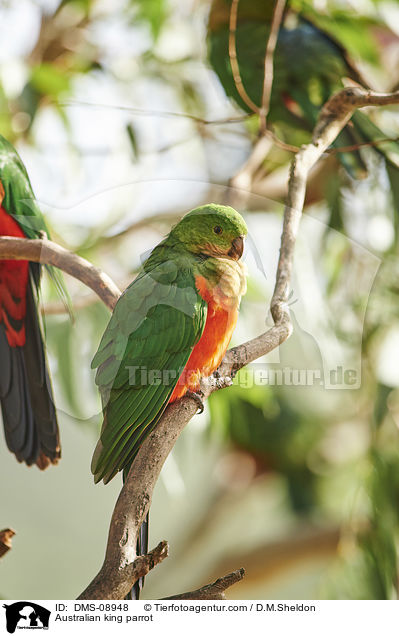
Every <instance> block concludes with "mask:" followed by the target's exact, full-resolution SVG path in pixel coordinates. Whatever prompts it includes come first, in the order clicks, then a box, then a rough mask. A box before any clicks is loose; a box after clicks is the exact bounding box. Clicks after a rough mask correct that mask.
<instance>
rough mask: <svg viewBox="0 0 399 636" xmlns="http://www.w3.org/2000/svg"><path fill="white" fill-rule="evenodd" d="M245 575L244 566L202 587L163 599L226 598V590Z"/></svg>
mask: <svg viewBox="0 0 399 636" xmlns="http://www.w3.org/2000/svg"><path fill="white" fill-rule="evenodd" d="M244 576H245V570H244V568H241V569H240V570H235V571H234V572H230V574H226V575H225V576H222V577H221V578H220V579H217V580H216V581H215V582H214V583H209V584H208V585H204V587H200V588H199V589H198V590H193V591H192V592H185V593H183V594H176V596H166V597H165V598H164V599H162V600H163V601H172V600H173V601H174V600H182V599H186V600H190V601H213V600H215V601H216V600H220V601H224V600H226V595H225V591H226V590H227V588H229V587H231V586H232V585H234V584H235V583H239V581H242V579H243V578H244Z"/></svg>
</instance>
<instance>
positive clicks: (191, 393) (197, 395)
mask: <svg viewBox="0 0 399 636" xmlns="http://www.w3.org/2000/svg"><path fill="white" fill-rule="evenodd" d="M184 397H190V398H192V399H193V400H194V401H195V402H196V403H197V406H198V411H199V413H203V412H204V408H205V406H204V402H203V401H202V395H201V394H200V393H195V391H187V392H186V393H185V394H184Z"/></svg>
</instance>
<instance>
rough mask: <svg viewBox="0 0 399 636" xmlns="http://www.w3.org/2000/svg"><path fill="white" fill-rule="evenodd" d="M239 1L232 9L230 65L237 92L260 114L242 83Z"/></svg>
mask: <svg viewBox="0 0 399 636" xmlns="http://www.w3.org/2000/svg"><path fill="white" fill-rule="evenodd" d="M238 2H239V0H233V2H232V3H231V9H230V19H229V58H230V66H231V72H232V74H233V80H234V84H235V86H236V89H237V92H238V94H239V95H240V97H241V99H242V100H243V102H244V103H245V104H246V105H247V106H248V108H249V109H250V110H252V112H253V113H257V114H259V106H257V105H256V104H255V102H253V101H252V99H251V98H250V96H249V95H248V93H247V91H246V90H245V88H244V84H243V83H242V79H241V74H240V68H239V66H238V60H237V43H236V33H237V11H238Z"/></svg>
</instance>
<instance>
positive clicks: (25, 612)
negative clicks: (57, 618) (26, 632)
mask: <svg viewBox="0 0 399 636" xmlns="http://www.w3.org/2000/svg"><path fill="white" fill-rule="evenodd" d="M3 607H5V610H6V621H7V631H8V633H9V634H13V633H14V632H15V630H16V629H48V622H49V618H50V614H51V612H50V610H48V609H46V608H45V607H42V606H41V605H37V603H32V602H31V601H18V602H17V603H12V604H11V605H5V604H4V605H3Z"/></svg>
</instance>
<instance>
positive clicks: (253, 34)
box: [208, 0, 399, 179]
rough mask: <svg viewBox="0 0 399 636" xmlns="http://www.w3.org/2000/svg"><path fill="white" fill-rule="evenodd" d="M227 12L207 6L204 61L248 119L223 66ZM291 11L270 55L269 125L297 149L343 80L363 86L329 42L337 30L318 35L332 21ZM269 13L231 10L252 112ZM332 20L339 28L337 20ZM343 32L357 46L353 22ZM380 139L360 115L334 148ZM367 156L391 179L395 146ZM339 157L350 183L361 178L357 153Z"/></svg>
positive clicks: (249, 6) (242, 2)
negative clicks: (383, 164)
mask: <svg viewBox="0 0 399 636" xmlns="http://www.w3.org/2000/svg"><path fill="white" fill-rule="evenodd" d="M231 4H232V0H213V2H212V5H211V11H210V15H209V22H208V42H209V59H210V62H211V65H212V67H213V69H214V70H215V72H216V73H217V75H218V77H219V79H220V81H221V84H222V86H223V88H224V90H225V92H226V94H227V95H228V96H229V97H232V98H233V99H234V101H235V102H236V103H237V104H238V105H239V106H240V107H241V108H243V109H244V110H246V111H248V112H251V111H249V108H248V106H247V105H246V104H245V103H244V101H243V100H242V98H241V97H240V95H239V93H238V91H237V88H236V85H235V82H234V79H233V73H232V69H231V64H230V58H229V19H230V10H231ZM295 4H298V3H295ZM292 5H294V2H289V3H288V9H287V10H286V11H285V14H284V18H283V21H282V24H281V26H280V30H279V34H278V40H277V45H276V49H275V52H274V58H273V67H274V74H273V85H272V91H271V97H270V110H269V114H268V122H269V123H270V124H272V125H273V126H277V127H278V132H279V134H280V135H281V136H282V137H284V139H285V141H288V142H289V143H296V144H297V145H300V144H302V143H306V142H307V141H309V139H310V133H311V131H312V130H313V128H314V126H315V124H316V120H317V117H318V114H319V112H320V108H321V106H322V105H323V104H324V103H325V102H326V101H327V100H328V99H329V97H331V95H332V94H333V93H335V92H337V91H339V90H341V89H342V88H343V87H344V84H343V82H342V80H343V78H350V79H352V80H354V81H355V82H357V83H360V84H362V85H363V86H364V85H365V82H364V80H363V79H362V78H361V76H360V75H359V73H358V72H357V70H356V69H355V67H354V66H353V65H352V63H351V62H350V60H349V57H348V55H347V52H346V50H345V49H344V47H343V46H342V45H341V44H340V43H339V42H338V41H337V40H336V39H335V37H336V36H338V35H339V33H340V30H339V25H340V22H339V21H338V22H337V28H335V29H334V30H333V35H331V34H330V33H327V32H326V31H325V29H327V28H328V27H329V24H331V25H332V26H331V28H329V31H330V32H331V31H332V27H333V26H334V21H333V20H330V22H328V20H327V19H326V18H324V20H323V19H322V16H320V15H318V13H317V12H316V11H315V10H314V9H312V7H311V6H310V5H306V13H298V12H297V11H295V10H294V9H293V6H292ZM274 6H275V2H274V0H239V2H238V8H237V28H236V51H237V61H238V65H239V69H240V75H241V78H242V82H243V85H244V87H245V90H246V92H247V94H248V95H249V97H250V98H251V99H252V101H253V102H255V104H257V105H258V106H260V105H261V102H262V92H263V78H264V62H265V51H266V45H267V41H268V37H269V34H270V25H271V20H272V16H273V11H274ZM341 13H342V12H341ZM339 17H340V19H341V22H342V20H343V19H344V16H343V15H340V16H339ZM347 19H349V18H348V17H347ZM337 20H338V18H337ZM345 24H346V23H345ZM346 26H348V25H346ZM350 27H351V28H352V32H353V29H357V31H356V33H357V37H358V39H359V33H358V31H359V29H360V28H362V24H360V23H359V20H358V21H357V23H356V24H355V23H354V18H353V17H352V22H351V23H350ZM369 37H370V34H369V31H368V30H367V29H364V38H369ZM384 137H387V135H385V134H384V133H383V132H382V131H381V130H380V129H379V128H378V127H377V126H376V125H375V124H374V123H373V122H372V121H371V120H370V118H369V117H368V116H367V115H365V114H364V113H363V112H361V111H357V112H356V113H355V114H354V115H353V117H352V119H351V122H350V124H348V125H347V126H346V127H345V129H344V130H343V131H342V133H341V134H340V135H339V137H338V138H337V140H336V142H335V144H334V145H335V146H352V145H356V144H359V143H363V142H369V141H375V140H377V139H378V140H380V139H383V138H384ZM371 152H379V153H380V155H382V156H384V158H385V159H386V160H387V162H388V167H390V168H391V169H392V170H394V171H395V172H396V173H397V166H396V161H394V162H392V158H393V155H398V154H399V144H397V143H394V142H390V143H385V144H382V145H378V146H376V147H375V149H373V150H372V151H371ZM338 157H339V159H340V161H341V163H342V164H343V165H344V167H345V168H346V170H347V171H348V172H349V173H350V174H351V175H352V176H354V177H362V176H365V175H366V174H367V169H366V165H365V163H364V161H363V158H362V155H361V152H359V151H354V152H347V153H339V155H338ZM390 176H391V175H390ZM397 176H398V175H397V174H396V179H397Z"/></svg>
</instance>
